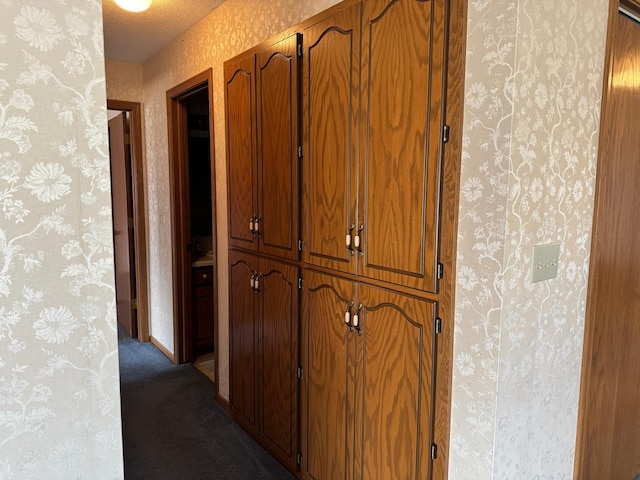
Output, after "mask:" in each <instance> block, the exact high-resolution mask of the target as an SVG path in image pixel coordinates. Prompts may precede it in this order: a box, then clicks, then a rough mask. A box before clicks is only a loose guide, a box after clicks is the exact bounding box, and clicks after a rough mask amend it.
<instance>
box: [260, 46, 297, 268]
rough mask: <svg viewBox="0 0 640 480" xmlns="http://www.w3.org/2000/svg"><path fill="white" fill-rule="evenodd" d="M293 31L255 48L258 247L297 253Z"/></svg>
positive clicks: (281, 253)
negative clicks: (265, 45) (271, 43)
mask: <svg viewBox="0 0 640 480" xmlns="http://www.w3.org/2000/svg"><path fill="white" fill-rule="evenodd" d="M300 38H301V37H300V35H298V34H296V35H292V36H290V37H288V38H286V39H284V40H282V41H280V42H278V43H276V44H275V45H273V46H271V47H267V48H265V49H263V50H261V51H260V52H258V53H257V54H256V80H257V81H256V89H257V95H256V97H257V105H256V117H257V125H258V217H257V218H256V220H255V222H257V223H256V225H255V231H256V232H257V237H258V240H259V242H260V247H259V248H260V251H261V252H264V253H269V254H272V255H277V256H279V257H283V258H289V259H292V260H296V259H298V256H299V252H298V240H299V238H300V236H299V235H300V233H299V227H298V217H299V203H300V199H299V195H298V192H299V186H298V182H299V178H298V164H299V160H298V145H299V144H300V138H299V133H298V116H299V114H298V111H299V101H298V80H299V73H298V44H299V42H300V41H301V40H300Z"/></svg>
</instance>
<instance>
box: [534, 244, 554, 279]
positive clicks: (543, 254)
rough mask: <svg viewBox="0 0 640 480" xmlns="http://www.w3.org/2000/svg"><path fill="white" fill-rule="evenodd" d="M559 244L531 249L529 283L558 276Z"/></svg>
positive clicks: (537, 246)
mask: <svg viewBox="0 0 640 480" xmlns="http://www.w3.org/2000/svg"><path fill="white" fill-rule="evenodd" d="M559 255H560V244H559V243H550V244H548V245H536V246H534V247H533V248H532V249H531V283H535V282H541V281H542V280H548V279H550V278H556V277H557V276H558V256H559Z"/></svg>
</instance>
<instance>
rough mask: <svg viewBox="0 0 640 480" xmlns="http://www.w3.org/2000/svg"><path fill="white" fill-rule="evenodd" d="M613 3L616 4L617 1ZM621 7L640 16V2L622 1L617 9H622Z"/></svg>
mask: <svg viewBox="0 0 640 480" xmlns="http://www.w3.org/2000/svg"><path fill="white" fill-rule="evenodd" d="M612 3H615V1H613V2H612ZM620 7H625V8H626V9H628V10H630V11H631V12H633V13H634V14H636V15H638V16H640V0H620V4H619V5H618V7H617V8H618V9H620Z"/></svg>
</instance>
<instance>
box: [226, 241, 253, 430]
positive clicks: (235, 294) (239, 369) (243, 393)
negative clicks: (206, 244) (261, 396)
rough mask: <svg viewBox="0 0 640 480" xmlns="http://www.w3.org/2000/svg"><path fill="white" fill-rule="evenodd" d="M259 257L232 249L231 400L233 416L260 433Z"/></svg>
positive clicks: (230, 286) (230, 269)
mask: <svg viewBox="0 0 640 480" xmlns="http://www.w3.org/2000/svg"><path fill="white" fill-rule="evenodd" d="M257 267H258V265H257V258H256V257H254V256H253V255H249V254H246V253H242V252H238V251H234V250H230V251H229V293H230V294H229V336H230V352H229V356H230V365H229V371H230V384H231V391H230V399H229V400H230V404H231V412H232V414H233V418H234V419H235V420H236V421H237V422H238V423H239V424H241V425H242V426H243V427H244V428H245V429H246V430H248V431H249V432H251V433H252V434H254V435H257V432H258V430H257V426H258V424H257V420H258V412H257V406H258V403H257V402H258V396H257V391H256V385H257V378H258V377H257V373H258V370H257V362H256V359H257V353H256V347H257V344H258V343H257V334H258V328H257V327H258V326H257V318H258V316H257V305H258V302H256V300H255V298H254V297H255V296H256V293H255V291H254V289H253V288H252V287H253V279H254V278H255V275H256V273H257Z"/></svg>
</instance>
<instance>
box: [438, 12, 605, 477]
mask: <svg viewBox="0 0 640 480" xmlns="http://www.w3.org/2000/svg"><path fill="white" fill-rule="evenodd" d="M607 8H608V2H607V1H606V0H561V1H558V0H492V1H488V0H471V1H470V2H469V12H468V38H467V49H468V52H467V67H466V70H467V72H466V87H465V90H466V93H465V104H466V105H465V120H464V134H463V135H464V139H463V141H464V152H463V160H462V178H461V195H460V224H459V239H458V265H457V270H458V271H457V289H456V319H455V327H456V331H455V345H454V385H453V389H454V391H453V409H452V424H451V457H450V472H451V475H450V478H451V479H452V480H463V479H464V480H466V479H469V478H474V479H505V480H507V479H508V480H512V479H515V478H540V479H542V478H545V479H550V478H554V479H569V478H572V470H573V460H574V453H575V435H576V422H577V411H578V395H579V382H580V366H581V359H582V340H583V330H584V313H585V301H586V288H587V275H588V257H589V248H590V235H591V222H592V213H593V195H594V178H595V165H596V157H597V154H596V151H597V139H598V128H599V112H600V100H601V90H602V78H603V67H604V46H605V35H606V21H607ZM551 242H560V243H561V252H560V264H559V275H558V278H557V279H553V280H549V281H546V282H541V283H536V284H531V283H530V282H529V269H530V260H531V259H530V252H531V247H532V246H533V245H537V244H545V243H551Z"/></svg>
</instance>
